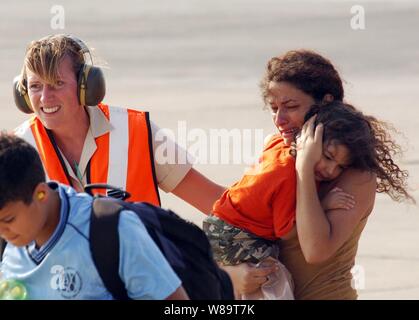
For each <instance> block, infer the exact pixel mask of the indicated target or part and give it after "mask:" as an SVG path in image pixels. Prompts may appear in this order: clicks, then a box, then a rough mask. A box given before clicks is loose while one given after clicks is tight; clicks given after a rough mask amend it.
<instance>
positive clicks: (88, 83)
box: [77, 64, 106, 106]
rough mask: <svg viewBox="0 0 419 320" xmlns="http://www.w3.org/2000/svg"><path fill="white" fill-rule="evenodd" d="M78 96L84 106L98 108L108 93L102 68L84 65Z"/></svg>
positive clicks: (79, 77)
mask: <svg viewBox="0 0 419 320" xmlns="http://www.w3.org/2000/svg"><path fill="white" fill-rule="evenodd" d="M77 88H78V89H77V95H78V97H79V102H80V104H81V105H83V106H96V105H98V104H99V102H101V101H102V100H103V98H104V97H105V93H106V84H105V77H104V75H103V72H102V70H101V69H100V68H98V67H95V66H92V65H88V64H84V65H83V66H82V67H81V69H80V72H79V76H78V86H77Z"/></svg>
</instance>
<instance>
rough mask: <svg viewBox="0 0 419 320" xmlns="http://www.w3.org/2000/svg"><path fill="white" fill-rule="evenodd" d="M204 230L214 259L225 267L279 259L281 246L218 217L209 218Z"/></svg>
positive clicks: (204, 223) (206, 220) (205, 222)
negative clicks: (271, 258) (267, 259)
mask: <svg viewBox="0 0 419 320" xmlns="http://www.w3.org/2000/svg"><path fill="white" fill-rule="evenodd" d="M202 227H203V230H204V232H205V234H206V235H207V237H208V240H209V242H210V244H211V247H212V250H213V254H214V259H215V261H217V262H221V263H222V264H223V265H236V264H240V263H243V262H250V263H255V264H256V263H258V262H260V261H263V260H264V259H266V258H268V257H273V258H275V259H278V254H279V245H278V243H277V242H275V241H270V240H267V239H263V238H261V237H259V236H256V235H254V234H252V233H250V232H248V231H245V230H242V229H240V228H237V227H235V226H232V225H231V224H228V223H227V222H225V221H223V220H221V219H220V218H218V217H216V216H213V215H211V216H208V217H207V218H206V219H205V220H204V222H203V226H202Z"/></svg>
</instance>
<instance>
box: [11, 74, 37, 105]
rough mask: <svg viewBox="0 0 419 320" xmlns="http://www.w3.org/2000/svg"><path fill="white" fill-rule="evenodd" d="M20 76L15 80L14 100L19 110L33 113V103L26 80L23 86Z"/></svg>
mask: <svg viewBox="0 0 419 320" xmlns="http://www.w3.org/2000/svg"><path fill="white" fill-rule="evenodd" d="M19 81H20V76H17V77H15V78H14V79H13V98H14V100H15V104H16V106H17V107H18V109H19V110H20V111H22V112H24V113H33V110H32V107H31V101H30V100H29V96H28V89H27V85H26V80H23V86H22V85H20V83H19Z"/></svg>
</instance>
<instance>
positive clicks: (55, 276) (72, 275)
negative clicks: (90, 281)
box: [50, 265, 82, 299]
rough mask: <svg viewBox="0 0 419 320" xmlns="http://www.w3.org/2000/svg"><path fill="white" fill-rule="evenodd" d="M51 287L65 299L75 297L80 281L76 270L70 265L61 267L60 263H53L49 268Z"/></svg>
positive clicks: (79, 288)
mask: <svg viewBox="0 0 419 320" xmlns="http://www.w3.org/2000/svg"><path fill="white" fill-rule="evenodd" d="M51 274H52V277H51V282H50V285H51V288H52V289H53V290H57V291H59V292H60V294H61V296H62V297H63V298H65V299H72V298H75V297H76V296H77V295H78V294H79V292H80V290H81V288H82V281H81V277H80V274H79V273H78V272H77V270H75V269H73V268H71V267H65V268H64V267H63V266H61V265H54V266H52V268H51Z"/></svg>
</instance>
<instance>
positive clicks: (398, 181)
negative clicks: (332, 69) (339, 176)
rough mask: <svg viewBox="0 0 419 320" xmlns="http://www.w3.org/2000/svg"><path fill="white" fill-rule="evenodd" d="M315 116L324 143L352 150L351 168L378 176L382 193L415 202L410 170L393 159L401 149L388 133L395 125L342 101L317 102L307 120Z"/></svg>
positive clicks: (350, 152)
mask: <svg viewBox="0 0 419 320" xmlns="http://www.w3.org/2000/svg"><path fill="white" fill-rule="evenodd" d="M313 115H317V116H316V119H315V123H314V124H315V126H316V125H317V124H319V123H322V124H323V126H324V131H323V141H324V142H328V141H333V142H336V143H338V144H342V145H345V146H346V147H347V148H348V149H349V154H350V156H351V166H350V167H351V168H355V169H359V170H363V171H369V172H372V173H375V174H376V175H377V192H378V193H382V192H385V193H387V194H388V195H389V196H390V197H391V198H392V199H393V200H395V201H399V202H400V201H402V200H407V199H409V200H411V201H412V202H415V200H414V199H413V198H412V197H411V196H410V195H409V193H408V192H407V190H406V189H407V177H408V172H407V171H406V170H401V169H400V168H399V166H398V165H397V164H396V163H395V161H394V159H393V157H394V156H395V155H396V154H397V153H400V152H401V148H400V146H399V145H397V144H396V143H395V142H394V141H393V140H392V138H391V136H390V134H389V133H388V131H389V130H394V129H393V127H392V126H390V125H389V124H387V123H385V122H382V121H379V120H377V119H376V118H374V117H372V116H367V115H364V114H363V113H362V112H361V111H359V110H357V109H356V108H355V107H353V106H352V105H350V104H347V103H343V102H340V101H333V102H329V103H323V104H314V105H313V106H312V107H311V108H310V110H309V111H308V112H307V114H306V115H305V118H304V120H305V121H307V120H308V119H310V118H311V117H312V116H313Z"/></svg>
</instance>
